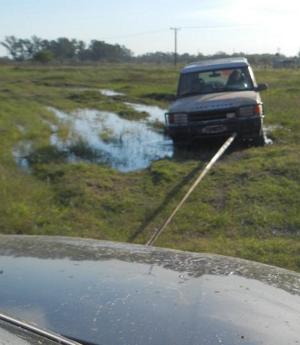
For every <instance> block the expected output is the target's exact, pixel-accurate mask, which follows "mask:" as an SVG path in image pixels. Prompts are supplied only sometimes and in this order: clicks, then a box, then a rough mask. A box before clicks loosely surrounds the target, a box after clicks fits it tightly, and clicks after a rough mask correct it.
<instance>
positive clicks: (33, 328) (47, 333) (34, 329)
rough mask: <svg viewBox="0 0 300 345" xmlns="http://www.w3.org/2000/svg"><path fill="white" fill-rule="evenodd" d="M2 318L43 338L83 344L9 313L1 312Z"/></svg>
mask: <svg viewBox="0 0 300 345" xmlns="http://www.w3.org/2000/svg"><path fill="white" fill-rule="evenodd" d="M0 320H2V321H4V322H6V323H7V324H11V325H13V326H17V327H19V328H22V329H23V330H26V331H28V332H31V333H32V334H36V335H38V336H40V337H42V338H45V339H48V340H52V341H55V342H57V343H59V344H61V345H82V344H80V343H78V342H75V341H73V340H71V339H70V338H66V337H64V336H62V335H58V334H55V333H52V332H50V331H46V330H43V329H41V328H38V327H36V326H33V325H31V324H29V323H27V322H23V321H20V320H17V319H15V318H13V317H10V316H7V315H4V314H1V313H0Z"/></svg>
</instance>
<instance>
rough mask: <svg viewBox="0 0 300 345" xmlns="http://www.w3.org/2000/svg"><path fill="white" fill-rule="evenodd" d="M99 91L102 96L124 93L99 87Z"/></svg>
mask: <svg viewBox="0 0 300 345" xmlns="http://www.w3.org/2000/svg"><path fill="white" fill-rule="evenodd" d="M99 91H100V93H101V94H102V95H103V96H107V97H114V96H124V95H125V94H124V93H122V92H117V91H114V90H110V89H100V90H99Z"/></svg>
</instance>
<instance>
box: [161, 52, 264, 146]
mask: <svg viewBox="0 0 300 345" xmlns="http://www.w3.org/2000/svg"><path fill="white" fill-rule="evenodd" d="M265 89H267V85H266V84H257V83H256V81H255V77H254V73H253V71H252V68H251V67H250V65H249V63H248V61H247V59H245V58H227V59H215V60H206V61H201V62H198V63H194V64H192V65H188V66H186V67H184V68H183V69H182V71H181V74H180V79H179V84H178V89H177V98H176V101H175V102H174V103H173V104H171V106H170V109H169V111H168V113H167V114H166V131H167V133H168V134H169V135H170V136H171V137H172V139H173V141H174V142H175V143H184V142H186V141H187V140H191V139H193V138H211V137H225V136H227V135H230V134H232V133H237V135H238V138H242V139H249V140H251V141H253V142H254V144H256V145H263V144H264V133H263V117H264V108H263V103H262V101H261V98H260V95H259V91H262V90H265Z"/></svg>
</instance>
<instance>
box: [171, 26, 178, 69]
mask: <svg viewBox="0 0 300 345" xmlns="http://www.w3.org/2000/svg"><path fill="white" fill-rule="evenodd" d="M170 29H171V30H173V31H174V43H175V44H174V45H175V47H174V65H175V66H176V65H177V32H178V30H180V28H177V27H174V28H170Z"/></svg>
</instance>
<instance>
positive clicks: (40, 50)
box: [1, 36, 133, 63]
mask: <svg viewBox="0 0 300 345" xmlns="http://www.w3.org/2000/svg"><path fill="white" fill-rule="evenodd" d="M1 44H2V45H3V46H4V47H5V48H6V49H7V51H8V53H9V56H10V57H11V58H12V59H13V60H14V61H37V62H42V63H47V62H52V61H58V62H70V61H74V62H80V61H82V62H84V61H91V62H95V61H111V62H119V61H120V62H121V61H122V62H123V61H129V60H130V58H131V57H132V55H133V54H132V52H131V51H130V50H129V49H127V48H126V47H124V46H120V45H118V44H115V45H112V44H108V43H105V42H103V41H97V40H92V41H91V42H90V43H89V44H86V43H85V42H83V41H80V40H76V39H68V38H65V37H60V38H57V39H56V40H46V39H42V38H39V37H36V36H33V37H31V38H30V39H22V38H16V37H15V36H8V37H6V38H5V39H4V41H2V42H1Z"/></svg>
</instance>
